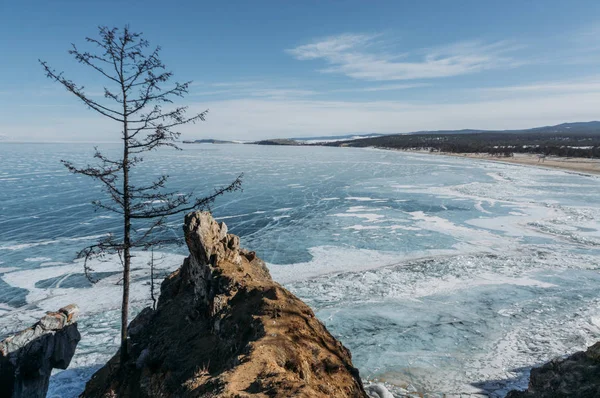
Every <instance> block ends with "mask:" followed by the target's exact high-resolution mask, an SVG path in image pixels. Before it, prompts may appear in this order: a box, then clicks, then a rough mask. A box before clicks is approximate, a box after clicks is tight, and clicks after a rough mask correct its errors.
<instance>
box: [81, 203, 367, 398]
mask: <svg viewBox="0 0 600 398" xmlns="http://www.w3.org/2000/svg"><path fill="white" fill-rule="evenodd" d="M184 232H185V238H186V242H187V246H188V248H189V250H190V256H189V257H188V258H186V259H185V261H184V263H183V265H182V267H181V268H180V269H178V270H177V271H175V272H174V273H172V274H171V275H170V276H169V277H167V278H166V279H165V281H164V282H163V283H162V286H161V295H160V298H159V301H158V306H157V309H156V310H155V311H153V310H152V309H150V308H146V309H145V310H143V311H142V312H141V313H140V314H139V315H138V316H137V317H136V318H135V319H134V320H133V321H132V322H131V324H130V326H129V335H130V351H129V352H130V353H131V355H130V359H129V360H128V362H127V363H124V364H121V363H119V355H118V354H117V355H115V356H114V357H113V359H111V360H110V361H109V363H108V364H107V365H106V366H104V367H103V368H102V369H100V370H99V371H98V372H97V373H96V374H95V375H94V376H93V377H92V379H91V380H90V381H89V382H88V384H87V386H86V389H85V391H84V393H83V394H82V397H115V396H118V397H166V396H172V397H281V398H283V397H285V398H288V397H363V398H364V397H366V393H365V391H364V389H363V386H362V383H361V381H360V377H359V375H358V371H357V370H356V369H355V368H354V367H353V366H352V361H351V357H350V352H349V351H348V350H347V349H346V348H345V347H344V346H343V345H342V344H341V343H340V342H339V341H337V340H336V339H335V338H334V337H333V336H331V334H330V333H329V332H328V331H327V329H326V328H325V326H324V325H323V324H322V323H321V322H319V320H318V319H316V318H315V315H314V313H313V312H312V310H311V309H310V308H309V307H308V306H307V305H306V304H304V303H303V302H302V301H301V300H299V299H298V298H297V297H295V296H294V295H293V294H291V293H290V292H289V291H287V290H286V289H284V288H283V287H281V286H280V285H279V284H277V283H275V282H274V281H273V280H272V279H271V277H270V275H269V271H268V269H267V268H266V266H265V264H264V262H263V261H262V260H260V259H259V258H258V257H256V255H255V254H254V252H249V251H246V250H243V249H240V247H239V238H238V237H237V236H235V235H230V234H227V227H226V226H225V224H223V223H217V222H216V221H215V220H214V219H213V218H212V216H211V215H210V214H209V213H205V212H196V213H191V214H189V215H187V216H186V218H185V225H184Z"/></svg>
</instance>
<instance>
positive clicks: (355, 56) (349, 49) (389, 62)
mask: <svg viewBox="0 0 600 398" xmlns="http://www.w3.org/2000/svg"><path fill="white" fill-rule="evenodd" d="M380 37H381V36H380V35H358V34H343V35H339V36H332V37H328V38H325V39H322V40H318V41H315V42H313V43H309V44H305V45H301V46H298V47H296V48H293V49H289V50H286V51H287V52H288V53H289V54H291V55H292V56H294V57H295V58H296V59H298V60H303V61H304V60H317V59H321V60H324V61H326V62H327V63H328V64H329V65H330V66H329V67H327V68H326V69H322V70H321V72H324V73H339V74H344V75H346V76H349V77H352V78H355V79H362V80H371V81H386V80H411V79H430V78H440V77H449V76H458V75H464V74H469V73H475V72H480V71H483V70H488V69H496V68H503V67H514V66H517V65H519V64H520V62H517V61H516V60H515V59H513V58H511V57H510V56H508V55H507V54H508V53H510V52H512V51H515V50H517V49H519V48H520V47H519V46H517V45H515V44H514V43H511V42H507V41H500V42H495V43H489V44H486V43H483V42H481V41H478V40H477V41H464V42H458V43H453V44H450V45H447V46H443V47H438V48H431V49H423V50H420V51H419V52H418V54H406V53H398V54H390V53H388V52H385V51H383V50H381V45H382V42H381V40H378V38H380Z"/></svg>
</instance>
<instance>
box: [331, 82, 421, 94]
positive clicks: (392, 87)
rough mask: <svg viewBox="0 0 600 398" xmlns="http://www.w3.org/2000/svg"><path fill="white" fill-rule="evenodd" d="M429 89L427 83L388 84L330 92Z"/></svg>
mask: <svg viewBox="0 0 600 398" xmlns="http://www.w3.org/2000/svg"><path fill="white" fill-rule="evenodd" d="M421 87H431V84H429V83H414V84H388V85H385V86H371V87H357V88H341V89H337V90H332V92H336V93H349V92H377V91H397V90H409V89H412V88H421Z"/></svg>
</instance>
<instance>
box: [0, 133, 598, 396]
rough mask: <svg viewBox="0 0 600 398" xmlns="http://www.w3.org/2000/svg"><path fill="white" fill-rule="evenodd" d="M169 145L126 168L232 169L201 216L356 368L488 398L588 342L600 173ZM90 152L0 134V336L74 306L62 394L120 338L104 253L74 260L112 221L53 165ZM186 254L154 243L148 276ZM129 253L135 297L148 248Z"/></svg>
mask: <svg viewBox="0 0 600 398" xmlns="http://www.w3.org/2000/svg"><path fill="white" fill-rule="evenodd" d="M104 147H105V148H106V150H107V151H109V152H110V151H114V150H116V149H117V147H116V146H114V145H105V146H104ZM101 148H102V147H101ZM184 149H185V150H184V151H183V152H175V151H161V152H159V153H156V154H153V155H151V156H150V157H149V158H148V159H147V162H146V163H144V164H142V167H140V169H139V173H140V174H139V176H141V177H140V178H141V179H144V178H149V177H151V176H153V175H157V174H169V175H170V176H171V185H170V186H171V188H172V189H174V190H181V191H188V190H190V189H197V190H199V191H200V192H202V191H205V192H208V190H210V189H212V187H214V186H216V185H219V184H225V183H227V182H229V181H230V180H232V179H233V178H235V176H237V175H238V174H239V173H241V172H243V173H244V174H245V179H244V191H243V192H236V193H233V194H229V195H227V196H225V197H223V198H222V199H220V200H219V201H218V202H217V203H216V205H215V206H214V207H213V213H214V215H215V217H216V218H217V219H219V220H223V221H225V222H226V223H227V225H228V226H229V230H230V232H232V233H235V234H238V235H240V237H241V240H242V245H243V246H244V247H246V248H248V249H250V250H255V251H256V252H257V254H258V255H259V256H260V257H261V258H263V259H264V260H265V261H266V262H267V263H268V264H269V266H270V269H271V272H272V275H273V277H274V278H275V279H276V280H278V281H279V282H281V283H283V284H284V285H285V286H286V287H287V288H289V289H290V290H292V291H293V292H294V293H296V294H297V295H298V296H299V297H301V298H302V299H304V300H305V301H306V302H307V303H308V304H309V305H311V306H312V307H313V308H314V309H315V311H316V313H317V315H318V316H319V318H320V319H321V320H322V321H323V322H324V323H325V324H326V325H327V327H328V328H329V330H330V331H331V332H332V333H333V334H334V335H335V336H336V337H338V338H340V339H341V341H342V342H343V343H344V344H345V345H346V346H347V347H349V348H350V349H351V351H352V354H353V361H354V364H355V366H357V367H358V368H359V369H360V371H361V375H362V377H363V378H366V379H369V380H374V379H378V380H385V381H386V382H388V383H391V384H393V385H397V386H400V387H404V388H407V387H408V388H412V387H414V388H415V389H417V390H419V391H427V392H429V393H434V394H435V393H438V394H442V393H451V394H460V393H462V394H469V393H473V394H476V393H480V394H487V395H489V396H499V397H502V396H504V394H505V393H506V391H508V390H509V389H511V388H515V387H517V388H524V387H525V386H526V384H527V380H528V372H529V368H530V367H531V366H534V365H536V364H539V363H541V362H544V361H546V360H548V359H549V358H552V357H554V356H558V355H564V354H568V353H572V352H574V351H578V350H582V349H584V348H585V347H586V346H587V345H590V344H591V343H592V342H595V341H597V340H599V339H600V289H598V286H599V284H600V274H599V273H598V270H599V268H600V200H599V199H598V198H600V178H599V177H596V176H586V175H581V174H576V173H567V172H562V171H557V170H547V169H539V168H533V167H522V166H514V165H505V164H500V163H493V162H485V161H478V160H469V159H461V158H450V157H441V156H432V155H426V154H423V155H421V154H409V153H400V152H395V151H383V150H370V149H353V148H321V147H272V146H250V145H211V144H208V145H187V146H185V147H184ZM92 154H93V148H92V145H91V144H6V143H3V144H2V146H0V334H6V333H8V332H10V331H13V330H16V329H19V328H22V327H26V326H29V324H31V323H32V322H34V321H35V318H36V317H38V316H39V315H40V314H41V313H42V312H43V311H46V310H56V309H58V308H59V307H60V306H63V305H66V304H69V303H71V302H75V303H77V304H78V305H79V306H80V307H81V309H82V311H83V313H82V320H81V322H80V329H81V331H82V336H83V340H82V341H81V343H80V345H79V347H78V352H77V354H76V357H75V358H74V360H73V363H72V365H71V369H69V370H68V371H65V372H61V373H57V374H56V375H55V376H54V377H53V379H52V382H51V394H50V396H53V395H54V396H61V397H68V396H76V395H77V394H78V393H79V392H80V391H81V389H82V388H83V384H84V382H85V380H86V379H87V378H88V377H89V376H90V374H91V373H92V372H93V371H94V370H95V369H97V367H98V366H99V365H100V364H102V363H103V362H105V361H106V360H107V359H108V358H109V357H110V356H112V354H114V352H115V351H116V347H117V338H118V332H117V331H118V322H119V314H118V306H119V304H120V296H119V294H120V292H119V286H117V285H115V282H116V281H118V279H119V276H118V274H117V271H118V270H119V267H118V265H117V264H99V265H97V266H96V271H98V272H100V271H101V272H103V274H102V275H101V276H102V277H103V279H102V280H101V281H100V282H99V283H98V284H96V285H94V286H90V285H89V283H87V281H86V280H85V278H84V277H83V276H82V268H81V265H80V264H79V263H73V261H72V260H73V256H74V253H75V252H76V251H77V250H78V249H80V248H81V247H83V246H85V245H86V244H89V243H93V242H94V239H96V238H97V237H98V236H102V235H104V234H106V233H108V232H111V231H119V228H120V227H119V224H118V219H117V218H115V217H114V215H111V214H107V213H104V212H94V210H93V208H92V206H91V205H90V204H89V203H90V202H91V200H93V199H95V198H96V197H97V196H98V195H99V187H98V186H96V185H94V183H93V182H91V181H89V180H87V179H85V178H83V177H77V176H74V175H70V174H68V173H67V171H66V169H64V167H63V166H62V165H61V164H60V163H59V160H60V159H68V160H72V161H74V162H76V163H79V164H83V163H85V162H86V161H87V160H88V159H90V158H91V155H92ZM181 221H182V217H178V218H174V219H172V220H170V226H171V227H172V233H173V234H180V225H181ZM185 254H186V253H185V248H183V247H178V246H173V247H166V248H164V249H163V250H162V252H161V253H160V258H161V260H160V261H161V264H160V267H161V268H162V269H163V272H164V273H166V272H168V271H169V270H173V269H175V268H176V267H178V266H179V265H180V263H181V260H182V258H183V257H182V256H183V255H185ZM135 261H136V267H135V268H136V271H135V272H134V280H135V284H134V289H133V290H134V291H133V303H132V306H133V307H134V308H136V309H138V310H139V309H141V308H143V307H144V306H145V305H147V304H148V301H149V293H148V285H147V284H148V277H147V266H146V262H147V256H146V255H145V254H139V255H138V256H137V257H136V259H135Z"/></svg>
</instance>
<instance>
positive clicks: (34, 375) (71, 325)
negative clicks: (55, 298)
mask: <svg viewBox="0 0 600 398" xmlns="http://www.w3.org/2000/svg"><path fill="white" fill-rule="evenodd" d="M78 314H79V309H78V308H77V306H76V305H74V304H71V305H69V306H66V307H64V308H61V309H60V310H58V312H49V313H47V314H46V315H45V316H44V317H43V318H42V319H40V320H39V321H38V322H37V323H36V324H35V325H33V326H32V327H30V328H28V329H25V330H23V331H21V332H19V333H17V334H15V335H12V336H9V337H7V338H6V339H4V340H3V341H2V342H0V397H14V398H17V397H28V398H36V397H45V396H46V393H47V392H48V382H49V380H50V373H51V372H52V369H66V368H67V367H68V366H69V363H70V362H71V358H73V355H74V354H75V348H76V347H77V343H78V342H79V340H81V336H80V334H79V331H78V330H77V323H76V321H77V315H78Z"/></svg>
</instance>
